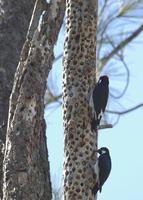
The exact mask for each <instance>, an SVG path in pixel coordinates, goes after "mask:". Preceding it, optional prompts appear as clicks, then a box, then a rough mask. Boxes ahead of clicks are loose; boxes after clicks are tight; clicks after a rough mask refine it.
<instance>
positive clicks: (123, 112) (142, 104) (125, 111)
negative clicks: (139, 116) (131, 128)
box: [105, 103, 143, 115]
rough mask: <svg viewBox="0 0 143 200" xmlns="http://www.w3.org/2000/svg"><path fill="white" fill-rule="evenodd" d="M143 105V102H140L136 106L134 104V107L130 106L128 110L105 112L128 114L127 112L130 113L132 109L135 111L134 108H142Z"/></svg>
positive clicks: (108, 111)
mask: <svg viewBox="0 0 143 200" xmlns="http://www.w3.org/2000/svg"><path fill="white" fill-rule="evenodd" d="M142 106H143V103H140V104H138V105H136V106H134V107H132V108H129V109H127V110H124V111H115V110H106V111H105V112H107V113H111V114H117V115H124V114H127V113H129V112H131V111H134V110H136V109H138V108H140V107H142Z"/></svg>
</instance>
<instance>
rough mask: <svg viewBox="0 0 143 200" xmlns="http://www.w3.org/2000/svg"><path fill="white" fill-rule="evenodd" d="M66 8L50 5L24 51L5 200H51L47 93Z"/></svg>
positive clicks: (57, 0)
mask: <svg viewBox="0 0 143 200" xmlns="http://www.w3.org/2000/svg"><path fill="white" fill-rule="evenodd" d="M39 2H40V1H39ZM64 8H65V2H64V1H63V0H53V1H52V3H50V4H49V5H48V6H47V10H46V11H45V13H44V15H43V18H42V22H41V26H40V27H38V28H37V29H36V31H35V33H34V35H33V38H32V40H31V41H29V38H27V40H26V43H25V45H24V48H23V51H22V55H21V58H20V62H19V65H18V68H17V71H16V75H15V80H14V87H13V91H12V94H11V98H10V109H9V117H8V128H7V138H6V150H5V157H4V168H3V170H4V187H3V194H4V195H3V200H7V199H11V200H12V199H13V200H15V199H16V200H26V199H29V200H39V199H41V200H50V199H51V184H50V175H49V164H48V153H47V147H46V139H45V121H44V93H45V89H46V79H47V76H48V74H49V71H50V69H51V65H52V62H53V58H54V56H53V48H54V44H55V43H56V40H57V37H58V33H59V30H60V27H61V24H62V21H63V17H64ZM27 41H28V42H29V43H30V45H28V46H27ZM25 52H27V53H25Z"/></svg>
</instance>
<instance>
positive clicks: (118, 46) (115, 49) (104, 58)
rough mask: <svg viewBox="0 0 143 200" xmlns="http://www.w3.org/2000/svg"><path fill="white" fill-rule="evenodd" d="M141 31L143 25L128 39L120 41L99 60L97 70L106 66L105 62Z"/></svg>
mask: <svg viewBox="0 0 143 200" xmlns="http://www.w3.org/2000/svg"><path fill="white" fill-rule="evenodd" d="M142 31H143V24H142V25H141V26H140V27H139V28H138V29H137V30H136V31H134V32H133V33H132V34H131V35H130V36H129V37H127V38H126V39H125V40H123V41H121V42H120V44H118V45H117V46H116V48H114V49H113V50H112V51H111V52H110V53H109V54H108V55H107V56H105V57H103V58H101V60H100V64H99V69H100V70H101V69H102V68H103V66H104V65H106V64H107V62H108V61H109V60H110V59H111V58H112V57H113V56H114V55H115V54H117V52H118V51H120V50H121V49H123V48H124V47H125V46H126V45H128V44H129V42H131V41H132V40H133V39H134V38H135V37H137V36H138V35H139V34H140V33H141V32H142Z"/></svg>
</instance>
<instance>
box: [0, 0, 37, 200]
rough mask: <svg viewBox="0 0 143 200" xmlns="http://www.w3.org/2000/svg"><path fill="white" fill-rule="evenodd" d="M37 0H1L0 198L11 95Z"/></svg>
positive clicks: (0, 195) (0, 196) (0, 197)
mask: <svg viewBox="0 0 143 200" xmlns="http://www.w3.org/2000/svg"><path fill="white" fill-rule="evenodd" d="M34 3H35V0H31V1H29V0H24V1H19V0H10V1H9V0H1V1H0V199H2V180H3V178H2V165H3V156H4V144H5V137H6V127H7V117H8V107H9V96H10V93H11V90H12V85H13V79H14V74H15V70H16V67H17V64H18V61H19V56H20V52H21V48H22V45H23V43H24V41H25V37H26V33H27V29H28V26H29V22H30V18H31V15H32V10H33V7H34Z"/></svg>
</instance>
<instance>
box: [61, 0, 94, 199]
mask: <svg viewBox="0 0 143 200" xmlns="http://www.w3.org/2000/svg"><path fill="white" fill-rule="evenodd" d="M96 2H97V1H96V0H88V1H87V0H82V1H81V0H80V1H77V0H67V4H66V12H67V22H66V39H65V46H64V60H63V64H64V74H63V102H64V105H63V111H64V136H65V141H64V142H65V146H64V153H65V160H64V199H65V200H73V199H74V200H80V199H81V200H83V199H85V200H87V199H90V200H93V199H95V197H94V195H93V193H92V190H93V187H94V184H95V182H96V176H95V174H94V172H93V169H92V164H93V163H95V159H96V155H95V149H96V148H97V133H92V132H91V118H92V115H91V108H90V106H89V99H90V92H91V89H92V86H93V84H94V81H95V59H96V51H95V48H96V45H95V44H96V37H95V36H96V20H97V17H96V9H97V7H96V6H97V5H96Z"/></svg>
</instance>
